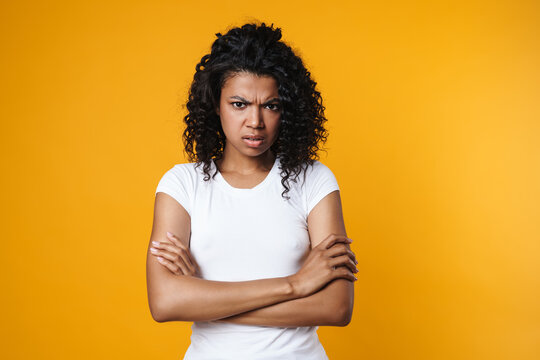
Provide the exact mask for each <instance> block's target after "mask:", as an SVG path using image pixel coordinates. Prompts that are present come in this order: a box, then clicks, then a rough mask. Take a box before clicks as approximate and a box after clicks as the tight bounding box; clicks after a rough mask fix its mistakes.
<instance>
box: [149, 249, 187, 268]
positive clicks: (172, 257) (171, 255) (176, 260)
mask: <svg viewBox="0 0 540 360" xmlns="http://www.w3.org/2000/svg"><path fill="white" fill-rule="evenodd" d="M162 247H163V246H162ZM150 251H151V252H152V254H153V255H156V256H160V257H162V258H164V259H166V260H168V261H169V262H171V263H173V264H175V265H176V266H177V267H178V268H179V269H180V270H181V272H182V274H183V275H193V274H194V271H195V270H194V269H192V268H190V267H189V266H187V265H186V264H185V262H184V260H183V259H182V257H181V256H180V255H178V254H177V253H176V252H170V251H168V250H163V249H162V250H158V249H154V248H151V249H150Z"/></svg>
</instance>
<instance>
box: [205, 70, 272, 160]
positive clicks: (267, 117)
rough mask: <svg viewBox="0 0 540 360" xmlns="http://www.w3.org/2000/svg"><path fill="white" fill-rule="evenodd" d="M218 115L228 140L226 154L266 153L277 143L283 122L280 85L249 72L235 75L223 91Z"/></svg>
mask: <svg viewBox="0 0 540 360" xmlns="http://www.w3.org/2000/svg"><path fill="white" fill-rule="evenodd" d="M216 112H217V114H218V115H219V117H220V119H221V126H222V128H223V132H224V133H225V136H226V137H227V140H226V146H225V147H226V152H230V151H235V152H240V153H241V154H243V155H246V156H259V155H261V154H263V153H265V152H266V151H267V150H268V149H269V148H270V146H272V144H273V143H274V142H275V141H276V139H277V137H278V133H279V125H280V122H281V105H280V102H279V96H278V86H277V81H276V80H275V79H274V78H273V77H271V76H257V75H255V74H252V73H247V72H240V73H236V74H234V75H233V76H232V77H229V78H228V79H227V80H226V81H225V84H224V85H223V88H222V89H221V98H220V102H219V108H218V109H216Z"/></svg>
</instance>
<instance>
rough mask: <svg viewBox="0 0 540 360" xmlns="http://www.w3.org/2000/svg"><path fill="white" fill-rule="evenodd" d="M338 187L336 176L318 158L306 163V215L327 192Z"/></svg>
mask: <svg viewBox="0 0 540 360" xmlns="http://www.w3.org/2000/svg"><path fill="white" fill-rule="evenodd" d="M336 190H340V189H339V185H338V182H337V179H336V176H335V175H334V173H333V172H332V170H330V168H329V167H328V166H326V165H325V164H323V163H322V162H320V161H319V160H315V161H313V163H312V164H311V165H309V164H308V165H307V168H306V170H305V182H304V194H305V202H306V204H305V206H306V216H307V215H309V213H310V212H311V210H312V209H313V208H314V207H315V206H316V205H317V204H318V203H319V202H320V201H321V200H322V199H323V198H324V197H325V196H326V195H328V194H330V193H331V192H334V191H336Z"/></svg>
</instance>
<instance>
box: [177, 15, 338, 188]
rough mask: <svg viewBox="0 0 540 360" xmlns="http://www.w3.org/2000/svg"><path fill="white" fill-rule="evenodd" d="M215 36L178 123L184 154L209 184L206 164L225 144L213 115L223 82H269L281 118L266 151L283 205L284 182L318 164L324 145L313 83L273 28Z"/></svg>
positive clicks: (253, 26)
mask: <svg viewBox="0 0 540 360" xmlns="http://www.w3.org/2000/svg"><path fill="white" fill-rule="evenodd" d="M216 36H217V39H216V40H215V41H214V43H213V44H212V48H211V52H210V54H207V55H204V56H203V57H202V58H201V61H200V62H199V63H198V64H197V66H196V67H195V69H196V72H195V75H194V77H193V82H192V84H191V87H190V91H189V98H188V102H187V104H186V107H187V110H188V114H187V115H186V116H185V117H184V122H185V123H186V125H187V127H186V129H185V131H184V133H183V141H184V148H185V149H184V151H185V153H186V154H187V156H188V158H189V160H190V161H191V162H197V165H196V166H197V167H198V166H200V165H201V164H204V166H203V171H204V173H205V174H206V176H205V177H204V180H205V181H207V180H209V179H210V177H212V178H213V177H214V176H215V175H216V174H217V169H216V172H215V173H214V174H213V175H210V169H211V163H212V159H220V158H221V157H222V156H223V150H224V147H225V140H226V137H225V134H224V132H223V129H222V127H221V121H220V119H219V116H218V115H217V114H216V112H215V109H216V107H217V106H218V104H219V101H220V97H221V89H222V87H223V85H224V83H225V81H226V80H227V79H228V78H229V77H230V76H232V75H234V74H236V73H239V72H248V73H252V74H255V75H258V76H272V77H273V78H274V79H275V80H276V81H277V84H278V94H279V98H280V103H281V109H282V112H281V123H280V128H279V133H278V137H277V139H276V141H275V142H274V144H272V146H271V147H270V150H271V151H272V152H273V153H274V154H275V155H276V156H279V157H280V163H281V167H280V170H281V176H282V179H281V183H282V185H283V186H284V188H285V190H284V191H283V192H282V196H283V197H286V198H287V199H288V198H289V197H288V196H285V195H286V193H287V192H288V191H289V183H288V181H289V177H290V176H291V174H294V178H291V180H293V181H294V182H296V178H297V177H298V175H299V174H300V173H301V171H302V169H306V168H307V166H309V165H313V162H314V161H315V160H318V159H319V156H318V154H317V151H318V150H322V147H320V145H319V143H325V142H326V139H327V136H328V133H327V131H326V129H325V128H324V126H323V125H324V123H325V122H326V121H327V120H326V118H325V116H324V110H325V107H324V106H323V104H322V98H321V94H320V93H319V91H317V90H316V89H315V86H316V84H317V83H316V82H315V81H313V80H312V79H311V74H310V72H309V71H307V69H306V68H305V66H304V64H303V62H302V59H301V58H300V57H299V56H297V55H296V54H295V53H294V52H293V50H292V49H291V47H290V46H288V45H287V44H286V43H284V42H283V41H282V40H280V39H281V36H282V35H281V29H280V28H274V24H271V25H270V26H267V25H266V24H265V23H264V22H263V23H261V24H253V23H251V24H245V25H243V26H241V27H235V28H232V29H230V30H229V31H228V32H227V33H226V34H225V35H222V34H221V33H217V34H216ZM194 144H195V145H194ZM304 174H305V172H304Z"/></svg>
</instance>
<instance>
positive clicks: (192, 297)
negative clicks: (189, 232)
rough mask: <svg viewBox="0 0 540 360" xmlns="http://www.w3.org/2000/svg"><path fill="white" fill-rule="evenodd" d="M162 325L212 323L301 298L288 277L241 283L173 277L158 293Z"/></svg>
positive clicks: (163, 284)
mask: <svg viewBox="0 0 540 360" xmlns="http://www.w3.org/2000/svg"><path fill="white" fill-rule="evenodd" d="M158 293H159V294H158V295H157V296H158V299H159V300H158V303H159V306H158V307H159V310H158V312H159V319H160V321H211V320H217V319H220V318H223V317H228V316H233V315H236V314H239V313H243V312H246V311H250V310H254V309H257V308H261V307H265V306H268V305H273V304H277V303H279V302H282V301H287V300H292V299H295V298H297V297H298V295H297V294H296V293H295V292H294V289H293V287H292V286H291V284H290V282H289V280H288V278H287V277H282V278H270V279H260V280H252V281H241V282H226V281H210V280H203V279H200V278H197V277H192V276H175V275H170V276H168V278H167V281H164V282H163V283H162V285H161V288H160V289H159V291H158Z"/></svg>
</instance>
